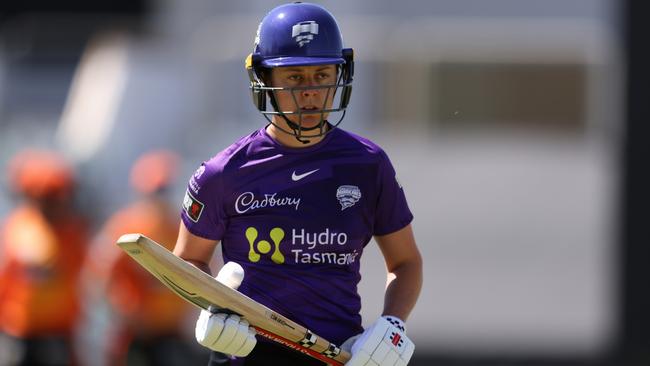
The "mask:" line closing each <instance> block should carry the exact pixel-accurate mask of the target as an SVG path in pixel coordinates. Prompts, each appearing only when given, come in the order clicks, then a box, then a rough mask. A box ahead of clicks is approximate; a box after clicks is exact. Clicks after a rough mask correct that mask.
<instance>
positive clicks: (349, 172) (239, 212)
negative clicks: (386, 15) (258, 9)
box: [174, 2, 422, 366]
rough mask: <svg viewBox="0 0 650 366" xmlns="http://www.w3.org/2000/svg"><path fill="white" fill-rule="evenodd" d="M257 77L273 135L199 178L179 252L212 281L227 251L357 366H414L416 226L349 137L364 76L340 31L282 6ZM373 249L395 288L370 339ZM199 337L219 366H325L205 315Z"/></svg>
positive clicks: (321, 14) (381, 172)
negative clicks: (363, 263) (365, 278)
mask: <svg viewBox="0 0 650 366" xmlns="http://www.w3.org/2000/svg"><path fill="white" fill-rule="evenodd" d="M246 68H247V71H248V75H249V78H250V87H251V93H252V97H253V102H254V105H255V106H256V108H257V109H258V110H259V111H260V112H261V113H262V115H263V116H264V117H265V118H266V119H267V121H268V124H267V125H266V126H264V127H262V128H260V129H259V130H257V131H254V132H252V133H251V134H249V135H248V136H244V137H242V138H241V139H239V140H238V141H236V142H235V143H234V144H232V145H231V146H229V147H227V148H226V149H225V150H223V151H221V152H219V153H218V154H217V155H216V156H214V157H213V158H211V159H209V160H207V161H205V162H204V163H203V164H202V165H200V166H199V168H198V169H197V170H196V172H195V173H194V174H193V176H192V177H191V178H190V180H189V184H188V188H187V192H186V194H185V198H184V201H183V210H182V213H181V217H182V220H181V221H182V222H181V225H180V232H179V236H178V240H177V242H176V246H175V249H174V253H175V254H176V255H178V256H180V257H181V258H183V259H185V260H186V261H188V262H190V263H193V264H194V265H196V266H198V267H199V268H201V269H202V270H204V271H206V272H208V273H210V268H209V266H208V263H209V262H210V260H211V258H212V255H213V252H214V250H215V248H216V247H217V245H218V244H219V243H221V246H222V251H223V257H224V262H229V261H234V262H237V263H239V264H240V265H241V266H242V267H243V268H244V271H245V277H244V280H243V282H242V283H241V285H240V287H239V291H240V292H242V293H243V294H245V295H247V296H249V297H251V298H252V299H254V300H256V301H258V302H260V303H262V304H264V305H266V306H268V307H269V308H272V309H274V310H276V311H277V312H279V313H281V314H283V315H285V316H287V317H288V318H290V319H292V320H294V321H296V322H298V323H300V324H302V325H304V326H306V327H307V328H308V329H310V330H312V331H314V332H315V333H317V334H319V335H321V336H323V337H324V338H326V339H329V340H330V341H332V342H334V343H336V344H343V346H342V347H343V348H345V349H347V350H349V351H350V352H351V353H352V359H351V360H350V361H349V362H348V363H347V365H382V366H383V365H405V364H407V363H408V361H409V359H410V358H411V355H412V354H413V350H414V345H413V343H412V342H411V340H410V339H409V338H408V337H407V336H406V327H405V321H406V320H407V318H408V316H409V313H410V312H411V310H412V309H413V307H414V305H415V303H416V300H417V298H418V295H419V292H420V288H421V285H422V260H421V257H420V253H419V251H418V249H417V246H416V243H415V239H414V236H413V232H412V229H411V221H412V219H413V215H412V214H411V211H410V210H409V207H408V205H407V201H406V198H405V194H404V191H403V189H402V187H401V186H400V184H399V182H398V180H397V176H396V173H395V170H394V169H393V166H392V165H391V162H390V160H389V158H388V156H387V155H386V153H385V152H384V151H383V150H382V149H381V148H380V147H379V146H377V145H376V144H374V143H373V142H371V141H369V140H368V139H365V138H363V137H360V136H357V135H355V134H352V133H349V132H346V131H344V130H342V129H340V128H337V126H338V125H339V123H340V122H341V120H342V119H343V116H344V114H345V113H344V112H345V109H346V108H347V105H348V102H349V99H350V94H351V91H352V79H353V74H354V64H353V53H352V50H351V49H347V48H343V44H342V37H341V32H340V30H339V27H338V25H337V22H336V20H335V19H334V17H333V16H332V14H330V13H329V12H328V11H327V10H326V9H324V8H322V7H320V6H318V5H314V4H309V3H301V2H296V3H291V4H286V5H282V6H279V7H277V8H274V9H273V10H271V11H270V12H269V13H268V14H267V15H266V16H265V17H264V18H263V20H262V22H261V23H260V25H259V28H258V30H257V35H256V37H255V46H254V51H253V53H252V54H251V55H250V56H249V57H248V58H247V60H246ZM334 115H337V118H334V119H331V117H333V116H334ZM373 237H374V239H375V241H376V243H377V244H378V245H379V248H380V249H381V252H382V253H383V256H384V258H385V262H386V267H387V271H388V276H387V277H388V279H387V287H386V292H385V301H384V309H383V313H382V314H381V316H379V317H378V319H377V320H376V321H374V323H372V325H370V326H369V327H368V328H366V329H364V328H363V327H362V325H361V324H362V322H361V316H360V314H359V312H360V309H361V299H360V297H359V294H358V292H357V284H358V283H359V281H360V278H361V276H360V272H359V264H360V260H361V256H362V253H363V249H364V247H365V246H366V245H367V244H368V243H369V242H370V240H371V239H372V238H373ZM196 338H197V341H198V342H199V343H200V344H202V345H204V346H206V347H208V348H210V349H212V350H214V351H216V352H215V353H213V354H212V358H211V361H210V362H211V363H210V364H211V365H219V364H232V365H241V364H245V365H262V364H265V365H266V364H278V365H320V364H322V363H321V362H320V361H317V360H314V359H311V358H307V357H305V356H303V355H302V354H300V353H298V352H294V351H291V350H288V349H285V348H283V347H282V346H279V345H276V344H272V343H269V342H267V341H266V340H264V339H256V337H255V332H254V330H253V329H252V328H251V327H249V325H248V323H247V322H246V321H245V320H242V319H240V318H239V317H238V316H236V315H228V314H220V313H210V312H207V311H204V312H202V313H201V316H200V317H199V319H198V321H197V326H196ZM224 354H225V355H228V357H224Z"/></svg>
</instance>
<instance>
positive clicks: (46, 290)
mask: <svg viewBox="0 0 650 366" xmlns="http://www.w3.org/2000/svg"><path fill="white" fill-rule="evenodd" d="M7 178H8V181H9V185H10V187H9V188H10V189H11V190H12V191H13V193H15V194H16V195H17V196H18V197H20V198H21V199H22V200H21V202H20V204H19V205H18V207H16V208H15V209H14V211H13V212H11V213H10V214H9V215H8V217H7V218H6V219H5V220H4V221H3V222H2V226H1V227H0V336H1V337H2V338H1V344H2V347H3V348H5V349H3V350H0V364H3V365H4V364H9V365H74V364H76V362H75V359H76V357H75V351H74V347H73V339H74V338H73V335H74V332H75V329H76V327H77V324H78V321H79V318H80V302H79V286H78V285H79V275H80V272H81V267H82V263H83V261H84V256H85V254H86V249H87V244H88V223H87V221H86V220H85V219H84V218H82V216H81V215H80V214H78V213H76V212H75V210H74V209H73V205H72V202H73V194H74V191H75V177H74V172H73V169H72V167H71V166H70V165H69V164H68V163H67V162H66V161H65V159H64V158H63V157H61V156H60V155H58V154H57V153H54V152H50V151H45V150H25V151H23V152H21V153H19V154H17V155H16V156H15V157H14V158H13V159H12V160H11V161H10V163H9V169H8V173H7ZM7 348H8V349H7Z"/></svg>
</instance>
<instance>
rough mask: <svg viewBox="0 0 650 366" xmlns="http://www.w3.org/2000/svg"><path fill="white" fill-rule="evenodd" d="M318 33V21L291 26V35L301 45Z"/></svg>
mask: <svg viewBox="0 0 650 366" xmlns="http://www.w3.org/2000/svg"><path fill="white" fill-rule="evenodd" d="M316 34H318V23H316V22H315V21H313V20H308V21H306V22H300V23H297V24H294V26H293V27H292V28H291V37H293V38H294V39H295V40H296V42H298V45H299V46H300V47H302V46H304V45H305V44H306V43H309V42H311V40H312V39H314V35H316Z"/></svg>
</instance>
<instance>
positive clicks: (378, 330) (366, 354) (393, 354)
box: [341, 316, 415, 366]
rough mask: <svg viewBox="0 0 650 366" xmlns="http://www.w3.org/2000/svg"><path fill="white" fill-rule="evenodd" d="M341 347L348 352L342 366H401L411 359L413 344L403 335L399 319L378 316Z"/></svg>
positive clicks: (404, 332) (401, 322)
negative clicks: (347, 357)
mask: <svg viewBox="0 0 650 366" xmlns="http://www.w3.org/2000/svg"><path fill="white" fill-rule="evenodd" d="M341 348H342V349H346V350H350V352H351V353H352V358H351V359H350V360H349V361H348V362H347V363H346V364H345V366H363V365H368V366H393V365H397V366H402V365H406V364H408V362H409V360H410V359H411V356H413V351H414V350H415V345H414V344H413V342H411V340H410V339H409V338H408V337H407V336H406V329H405V328H404V322H403V321H402V320H401V319H399V318H397V317H394V316H382V317H381V318H379V319H377V320H376V321H375V322H374V323H373V324H372V325H371V326H370V327H368V329H366V330H365V331H364V332H363V333H361V334H359V335H356V336H354V337H351V338H350V339H348V340H347V341H345V343H343V345H342V346H341Z"/></svg>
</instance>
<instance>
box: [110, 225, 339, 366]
mask: <svg viewBox="0 0 650 366" xmlns="http://www.w3.org/2000/svg"><path fill="white" fill-rule="evenodd" d="M117 245H118V246H119V247H120V248H122V250H124V251H125V252H126V253H127V254H128V255H129V256H131V257H132V258H133V259H134V260H135V261H136V262H138V263H139V264H140V265H141V266H142V267H144V268H145V269H146V270H147V271H149V272H150V273H151V274H152V275H154V276H155V277H156V278H157V279H158V280H159V281H160V282H162V283H163V284H165V285H166V286H167V287H169V289H170V290H172V291H173V292H174V293H176V295H178V296H180V297H182V298H183V299H185V300H187V301H189V302H190V303H192V304H194V305H196V306H197V307H199V308H201V309H205V310H209V311H214V310H215V309H216V310H218V311H224V312H228V313H235V314H238V315H240V316H242V317H244V318H245V319H246V320H247V321H248V322H249V323H250V325H251V326H252V327H253V328H255V330H256V331H257V334H259V335H261V336H263V337H266V338H268V339H270V340H272V341H274V342H277V343H279V344H282V345H283V346H285V347H288V348H290V349H292V350H295V351H298V352H301V353H303V354H305V355H308V356H310V357H313V358H316V359H318V360H321V361H323V362H325V363H327V364H328V365H343V364H344V363H345V362H347V361H348V360H349V359H350V354H349V353H348V352H346V351H344V350H341V349H340V348H339V347H337V346H336V345H334V344H333V343H331V342H329V341H327V340H326V339H323V338H322V337H320V336H318V335H317V334H314V333H313V332H311V331H310V330H309V329H307V328H305V327H303V326H302V325H300V324H298V323H296V322H294V321H292V320H291V319H289V318H287V317H285V316H283V315H281V314H279V313H277V312H275V311H273V310H271V309H269V308H268V307H266V306H264V305H262V304H260V303H258V302H257V301H255V300H253V299H251V298H249V297H248V296H246V295H244V294H242V293H240V292H238V291H236V290H233V289H231V288H230V287H228V286H226V285H224V284H222V283H220V282H219V281H217V280H216V279H214V278H213V277H212V276H210V275H209V274H207V273H205V272H203V271H201V270H200V269H198V268H197V267H195V266H193V265H192V264H190V263H188V262H185V261H184V260H183V259H181V258H179V257H177V256H176V255H174V254H173V253H172V252H170V251H169V250H167V249H166V248H165V247H163V246H161V245H160V244H158V243H156V242H155V241H153V240H151V239H149V238H148V237H146V236H144V235H142V234H125V235H122V236H121V237H120V238H119V239H118V240H117Z"/></svg>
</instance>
